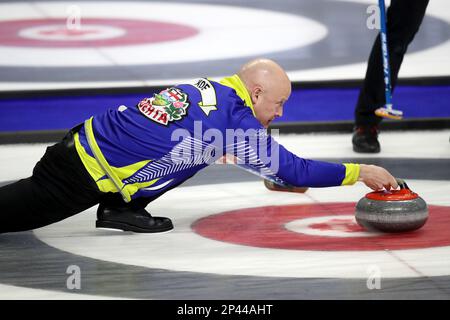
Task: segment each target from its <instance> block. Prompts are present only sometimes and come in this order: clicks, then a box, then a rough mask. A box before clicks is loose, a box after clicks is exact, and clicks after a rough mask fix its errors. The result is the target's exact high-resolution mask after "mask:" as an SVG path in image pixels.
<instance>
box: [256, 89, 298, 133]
mask: <svg viewBox="0 0 450 320" xmlns="http://www.w3.org/2000/svg"><path fill="white" fill-rule="evenodd" d="M290 94H291V87H290V84H289V86H287V85H282V84H278V85H274V86H271V87H270V88H267V89H264V88H261V87H256V88H255V89H254V90H253V92H252V101H253V107H254V109H255V114H256V118H257V119H258V120H259V122H261V124H262V125H263V126H264V128H267V127H268V126H269V124H270V123H271V122H272V121H273V120H274V119H275V118H278V117H281V116H282V115H283V106H284V103H285V102H286V101H287V99H288V98H289V96H290Z"/></svg>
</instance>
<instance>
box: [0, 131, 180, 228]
mask: <svg viewBox="0 0 450 320" xmlns="http://www.w3.org/2000/svg"><path fill="white" fill-rule="evenodd" d="M73 133H74V130H71V131H70V132H69V133H68V134H67V135H66V136H65V137H64V139H63V140H62V141H61V142H59V143H57V144H55V145H53V146H51V147H48V148H47V150H46V152H45V154H44V156H43V157H42V159H41V160H40V161H39V162H38V163H37V164H36V166H35V167H34V169H33V175H32V176H31V177H29V178H27V179H22V180H19V181H17V182H15V183H12V184H10V185H6V186H3V187H1V188H0V233H4V232H15V231H25V230H31V229H36V228H40V227H43V226H46V225H49V224H52V223H55V222H58V221H61V220H63V219H66V218H68V217H70V216H73V215H75V214H77V213H80V212H82V211H84V210H86V209H89V208H90V207H92V206H94V205H96V204H98V203H102V204H104V205H105V206H108V207H129V208H130V209H131V210H136V209H139V208H145V207H146V206H147V205H148V204H149V203H150V202H151V201H153V200H155V199H156V198H158V197H160V196H161V195H162V194H164V193H165V192H167V191H169V190H170V189H173V188H175V187H177V186H178V185H179V184H181V183H182V182H184V181H181V182H179V183H177V184H175V185H173V186H172V187H171V188H169V189H167V190H164V192H161V193H160V194H158V195H156V196H153V197H151V198H150V197H149V198H138V199H135V200H133V201H131V202H130V203H125V202H124V201H123V200H122V197H121V195H120V194H119V193H103V192H101V191H99V190H98V188H97V185H96V184H95V182H94V180H93V179H92V178H91V176H90V175H89V173H88V172H87V171H86V169H85V168H84V165H83V163H82V162H81V160H80V158H79V156H78V154H77V151H76V149H75V145H74V140H73Z"/></svg>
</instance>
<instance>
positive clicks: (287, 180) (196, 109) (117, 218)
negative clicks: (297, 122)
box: [0, 59, 397, 233]
mask: <svg viewBox="0 0 450 320" xmlns="http://www.w3.org/2000/svg"><path fill="white" fill-rule="evenodd" d="M290 94H291V83H290V81H289V78H288V76H287V75H286V73H285V72H284V70H283V69H282V68H281V67H280V66H279V65H278V64H276V63H275V62H273V61H271V60H267V59H257V60H253V61H250V62H249V63H247V64H245V65H244V66H243V67H242V68H241V69H240V70H239V72H238V73H237V74H235V75H233V76H231V77H226V78H224V79H222V80H220V81H219V82H216V81H212V80H209V79H207V78H200V79H196V80H194V81H192V82H190V83H186V84H181V85H177V86H174V87H171V88H168V89H166V90H163V91H161V92H160V93H158V94H155V95H153V96H152V97H148V98H145V99H143V100H142V101H140V102H139V103H138V104H137V105H136V106H134V107H130V108H128V107H126V106H120V107H119V108H117V109H111V110H108V111H107V112H105V113H103V114H99V115H95V116H93V117H91V118H89V119H87V120H86V121H85V122H84V123H82V124H80V125H78V126H76V127H74V128H73V129H71V130H70V131H69V132H68V133H67V135H66V136H65V137H64V139H63V140H62V141H61V142H59V143H57V144H55V145H53V146H51V147H49V148H47V150H46V152H45V154H44V156H43V157H42V159H41V160H40V161H39V162H38V163H37V164H36V166H35V167H34V169H33V175H32V176H31V177H29V178H26V179H22V180H20V181H18V182H15V183H13V184H10V185H7V186H4V187H2V188H0V208H1V209H2V210H1V213H0V233H4V232H15V231H24V230H30V229H35V228H39V227H42V226H45V225H48V224H51V223H55V222H57V221H60V220H63V219H65V218H67V217H70V216H72V215H74V214H77V213H79V212H82V211H84V210H86V209H88V208H90V207H92V206H94V205H96V204H99V206H98V209H97V222H96V226H97V227H99V228H110V229H117V230H124V231H133V232H147V233H150V232H163V231H168V230H171V229H172V228H173V224H172V221H171V220H170V219H169V218H165V217H153V216H152V215H151V214H149V213H148V212H147V211H146V210H145V208H146V206H147V205H148V204H149V203H150V202H152V201H154V200H155V199H157V198H158V197H159V196H161V195H162V194H164V193H166V192H167V191H169V190H171V189H173V188H175V187H176V186H178V185H180V184H181V183H183V182H184V181H186V180H187V179H189V178H190V177H192V176H193V175H194V174H195V173H197V172H198V171H199V170H201V169H203V168H205V167H206V166H208V165H209V164H211V163H214V162H215V161H216V160H217V159H219V158H220V157H222V156H223V155H224V154H231V155H233V156H235V157H236V158H237V159H238V163H237V165H239V166H241V167H243V168H244V169H246V170H250V171H252V172H254V173H256V174H258V175H260V176H261V177H263V178H265V179H267V180H269V181H272V182H273V183H276V184H278V185H280V186H305V187H330V186H340V185H351V184H354V183H356V182H357V181H362V182H364V183H365V184H366V185H367V186H369V187H370V188H372V189H381V188H386V189H390V188H396V187H397V183H396V181H395V179H394V178H393V177H392V176H391V175H390V174H389V173H388V172H387V171H386V170H384V169H383V168H380V167H376V166H366V165H359V164H349V163H348V164H347V163H346V164H334V163H328V162H322V161H314V160H308V159H302V158H300V157H298V156H296V155H294V154H292V153H291V152H289V151H288V150H286V149H285V148H284V147H283V146H281V145H279V144H278V143H277V142H276V141H275V140H274V139H273V138H272V137H271V136H270V135H268V134H267V131H266V128H267V127H268V126H269V124H270V123H271V122H272V121H273V120H274V119H275V118H277V117H281V116H282V114H283V106H284V103H285V102H286V100H287V99H288V98H289V96H290ZM205 196H207V195H205Z"/></svg>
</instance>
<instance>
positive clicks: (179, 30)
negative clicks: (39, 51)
mask: <svg viewBox="0 0 450 320" xmlns="http://www.w3.org/2000/svg"><path fill="white" fill-rule="evenodd" d="M51 25H61V29H63V28H65V25H66V20H65V19H27V20H8V21H0V45H2V46H16V47H47V48H48V47H50V48H61V47H63V48H73V47H77V48H83V47H87V48H90V47H107V46H127V45H142V44H149V43H158V42H165V41H173V40H180V39H184V38H188V37H192V36H194V35H196V34H198V32H199V30H198V29H196V28H193V27H190V26H186V25H181V24H175V23H167V22H157V21H150V20H149V21H147V20H131V19H102V18H85V19H82V20H81V29H82V27H83V25H86V26H88V25H102V26H105V27H115V28H119V29H121V30H124V31H125V34H124V35H122V36H118V37H114V38H109V39H95V40H86V39H83V40H81V39H80V40H73V39H72V40H44V39H29V38H24V37H21V36H19V33H20V31H22V30H24V29H28V28H33V27H42V26H51Z"/></svg>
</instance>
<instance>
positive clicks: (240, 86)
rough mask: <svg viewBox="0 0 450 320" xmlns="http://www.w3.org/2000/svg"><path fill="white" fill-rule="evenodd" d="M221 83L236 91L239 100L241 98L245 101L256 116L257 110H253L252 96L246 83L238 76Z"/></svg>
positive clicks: (226, 78) (224, 79)
mask: <svg viewBox="0 0 450 320" xmlns="http://www.w3.org/2000/svg"><path fill="white" fill-rule="evenodd" d="M219 82H220V84H223V85H224V86H227V87H230V88H232V89H234V90H235V91H236V93H237V95H238V96H239V98H241V99H242V100H243V101H244V103H245V105H246V106H247V107H249V108H250V109H251V110H252V113H253V115H254V116H256V115H255V109H254V108H253V103H252V99H251V98H250V94H249V93H248V91H247V88H246V87H245V85H244V83H243V82H242V80H241V79H240V78H239V76H238V75H237V74H235V75H233V76H231V77H225V78H223V79H222V80H220V81H219Z"/></svg>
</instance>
